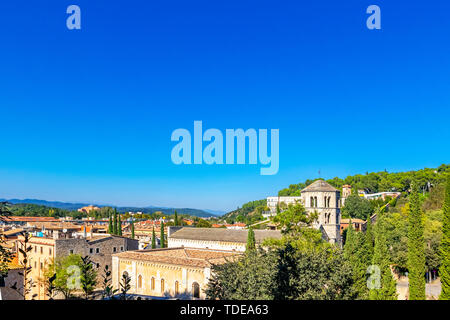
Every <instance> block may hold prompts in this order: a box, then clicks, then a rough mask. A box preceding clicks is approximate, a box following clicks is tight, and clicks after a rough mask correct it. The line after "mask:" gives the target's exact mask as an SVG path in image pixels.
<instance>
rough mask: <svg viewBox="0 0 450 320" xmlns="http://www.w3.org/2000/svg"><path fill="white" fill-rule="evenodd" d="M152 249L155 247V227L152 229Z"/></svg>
mask: <svg viewBox="0 0 450 320" xmlns="http://www.w3.org/2000/svg"><path fill="white" fill-rule="evenodd" d="M152 249H156V235H155V227H153V231H152Z"/></svg>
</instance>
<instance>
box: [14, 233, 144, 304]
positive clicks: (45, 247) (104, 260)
mask: <svg viewBox="0 0 450 320" xmlns="http://www.w3.org/2000/svg"><path fill="white" fill-rule="evenodd" d="M23 241H24V237H23V236H20V237H19V238H18V240H17V246H18V247H19V248H23V247H24V244H23ZM28 246H31V251H29V252H28V260H29V266H30V267H31V273H30V277H31V278H32V279H33V282H34V283H35V285H36V286H35V287H34V288H33V290H32V294H37V297H36V299H37V300H45V299H47V297H46V294H45V286H44V273H45V270H46V269H47V267H48V265H49V264H51V263H52V261H54V260H55V259H58V258H62V257H65V256H68V255H70V254H79V255H81V256H89V257H90V259H91V261H92V262H93V263H94V266H95V267H96V268H97V271H98V277H99V280H100V281H101V276H102V275H103V269H104V266H105V265H108V266H111V263H112V261H111V256H112V254H114V253H117V252H123V251H127V250H136V249H138V241H137V240H134V239H129V238H125V237H121V236H115V235H114V236H111V235H104V236H95V237H88V238H81V239H80V238H67V239H58V238H56V239H55V238H48V237H31V239H30V240H29V242H28ZM22 260H23V256H22V254H21V253H20V252H19V261H22Z"/></svg>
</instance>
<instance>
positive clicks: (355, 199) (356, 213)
mask: <svg viewBox="0 0 450 320" xmlns="http://www.w3.org/2000/svg"><path fill="white" fill-rule="evenodd" d="M372 213H373V207H372V205H371V203H370V201H369V200H367V199H364V198H362V197H360V196H359V195H357V194H351V195H349V196H348V198H347V199H346V200H345V206H344V207H343V208H342V216H345V217H350V218H358V219H362V220H366V219H367V217H369V216H371V215H372Z"/></svg>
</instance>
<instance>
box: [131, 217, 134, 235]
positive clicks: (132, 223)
mask: <svg viewBox="0 0 450 320" xmlns="http://www.w3.org/2000/svg"><path fill="white" fill-rule="evenodd" d="M131 239H134V219H131Z"/></svg>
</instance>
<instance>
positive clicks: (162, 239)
mask: <svg viewBox="0 0 450 320" xmlns="http://www.w3.org/2000/svg"><path fill="white" fill-rule="evenodd" d="M160 238H161V248H165V247H166V243H165V238H166V237H165V236H164V221H161V231H160Z"/></svg>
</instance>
